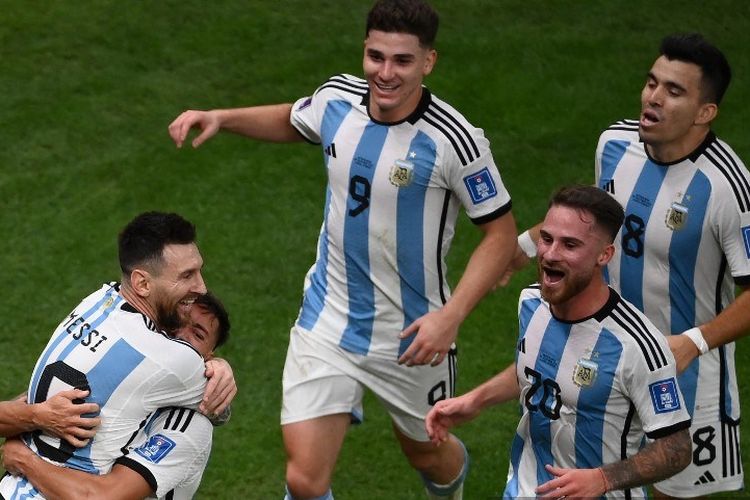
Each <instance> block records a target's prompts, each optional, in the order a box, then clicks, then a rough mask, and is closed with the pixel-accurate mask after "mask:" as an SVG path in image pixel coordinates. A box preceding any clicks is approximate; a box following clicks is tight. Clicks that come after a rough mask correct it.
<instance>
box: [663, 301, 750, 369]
mask: <svg viewBox="0 0 750 500" xmlns="http://www.w3.org/2000/svg"><path fill="white" fill-rule="evenodd" d="M691 330H693V331H694V333H692V334H690V335H697V337H696V340H697V343H696V342H695V341H693V340H692V339H691V338H689V336H688V335H670V336H669V337H667V341H668V342H669V348H670V349H671V350H672V353H673V354H674V357H675V361H677V371H678V373H681V372H682V371H683V370H684V369H685V368H687V367H688V366H689V365H690V363H692V361H693V360H694V359H695V358H697V357H698V356H700V355H701V354H702V352H701V351H700V350H699V348H698V345H699V344H703V346H704V348H703V350H704V351H706V352H707V351H708V350H709V349H713V348H715V347H719V346H722V345H724V344H728V343H730V342H733V341H735V340H737V339H739V338H741V337H743V336H745V335H747V334H748V333H749V332H750V287H746V288H743V289H742V292H740V294H739V295H738V296H737V298H736V299H735V300H734V302H732V303H731V304H730V305H729V307H727V308H726V309H724V310H723V311H721V313H719V315H718V316H716V317H715V318H714V319H712V320H711V321H709V322H708V323H704V324H703V325H700V326H699V327H698V331H697V332H695V329H691ZM688 332H690V330H688ZM683 333H685V332H683ZM701 337H703V343H702V342H701Z"/></svg>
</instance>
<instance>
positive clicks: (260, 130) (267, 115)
mask: <svg viewBox="0 0 750 500" xmlns="http://www.w3.org/2000/svg"><path fill="white" fill-rule="evenodd" d="M291 111H292V105H291V104H274V105H270V106H253V107H249V108H233V109H213V110H211V111H198V110H192V109H191V110H188V111H185V112H183V113H182V114H181V115H180V116H178V117H177V118H176V119H175V120H174V121H173V122H172V123H170V124H169V135H170V136H171V137H172V140H173V141H174V143H175V144H176V145H177V147H178V148H181V147H182V144H183V143H184V142H185V139H186V138H187V136H188V133H189V132H190V129H192V128H197V129H200V133H199V134H198V136H197V137H196V138H195V139H193V142H192V145H193V147H194V148H197V147H198V146H200V145H201V144H203V143H204V142H206V141H207V140H208V139H210V138H211V137H213V136H214V135H216V133H217V132H218V131H219V130H226V131H229V132H234V133H235V134H240V135H244V136H246V137H249V138H251V139H258V140H261V141H270V142H298V141H302V140H303V138H302V135H300V133H299V132H297V129H295V128H294V127H293V126H292V124H291V123H290V121H289V116H290V113H291Z"/></svg>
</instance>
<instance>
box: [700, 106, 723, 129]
mask: <svg viewBox="0 0 750 500" xmlns="http://www.w3.org/2000/svg"><path fill="white" fill-rule="evenodd" d="M718 114H719V107H718V106H717V105H716V104H715V103H712V102H707V103H704V104H701V107H700V109H699V110H698V115H697V116H696V117H695V124H696V125H708V124H709V123H711V122H712V121H714V118H716V115H718Z"/></svg>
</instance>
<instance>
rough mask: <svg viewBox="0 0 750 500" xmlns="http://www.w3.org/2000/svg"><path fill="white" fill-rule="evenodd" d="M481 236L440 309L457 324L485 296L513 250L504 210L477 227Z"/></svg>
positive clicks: (513, 231)
mask: <svg viewBox="0 0 750 500" xmlns="http://www.w3.org/2000/svg"><path fill="white" fill-rule="evenodd" d="M479 227H480V229H481V230H482V232H483V233H484V236H483V237H482V241H480V243H479V245H477V247H476V248H475V249H474V252H472V254H471V257H470V258H469V262H468V263H467V265H466V269H465V270H464V273H463V275H462V276H461V279H460V281H459V282H458V284H457V285H456V288H455V289H454V290H453V294H452V295H451V298H450V299H449V300H448V302H446V304H445V305H444V306H443V310H445V311H446V312H448V313H450V314H451V315H452V316H454V317H455V318H457V320H458V321H457V326H458V325H459V324H461V323H462V322H463V320H464V319H465V318H466V317H467V316H468V315H469V313H470V312H471V311H472V309H474V307H475V306H476V305H477V304H478V303H479V301H480V300H481V299H482V297H484V296H485V295H487V292H489V291H490V290H491V289H492V288H493V286H494V285H495V283H497V280H498V279H499V278H500V276H502V274H503V273H504V272H505V269H506V267H508V264H509V263H510V260H511V258H512V257H513V254H514V252H515V249H516V222H515V220H514V219H513V214H512V213H511V212H508V213H506V214H504V215H503V216H502V217H500V218H498V219H495V220H493V221H491V222H488V223H486V224H482V225H481V226H479Z"/></svg>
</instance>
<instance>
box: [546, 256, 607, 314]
mask: <svg viewBox="0 0 750 500" xmlns="http://www.w3.org/2000/svg"><path fill="white" fill-rule="evenodd" d="M593 273H594V271H593V270H589V271H588V272H583V273H578V274H572V273H570V272H567V273H566V274H565V276H564V277H563V281H562V285H563V286H562V287H560V286H558V287H555V288H551V287H548V286H546V285H545V284H544V279H543V271H542V266H541V264H540V265H539V283H540V284H541V292H542V298H543V299H544V300H546V301H547V302H548V303H550V304H552V305H557V304H564V303H565V302H567V301H568V300H570V299H571V298H572V297H575V296H576V295H578V294H579V293H581V292H582V291H583V290H585V289H586V287H587V286H588V285H589V283H591V278H592V276H593Z"/></svg>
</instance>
